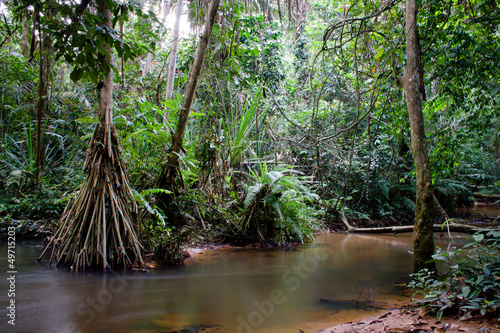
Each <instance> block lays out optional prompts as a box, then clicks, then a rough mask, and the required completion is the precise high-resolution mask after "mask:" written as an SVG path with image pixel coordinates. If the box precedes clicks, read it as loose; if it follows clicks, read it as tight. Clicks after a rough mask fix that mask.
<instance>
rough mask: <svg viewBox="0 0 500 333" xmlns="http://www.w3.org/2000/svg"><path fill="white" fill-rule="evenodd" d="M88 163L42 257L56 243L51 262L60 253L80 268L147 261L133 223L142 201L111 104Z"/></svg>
mask: <svg viewBox="0 0 500 333" xmlns="http://www.w3.org/2000/svg"><path fill="white" fill-rule="evenodd" d="M83 168H84V171H85V172H86V173H87V175H88V176H87V179H86V180H85V183H84V184H83V186H82V188H81V189H80V191H78V193H77V194H76V195H75V197H74V198H73V199H72V200H71V201H70V202H69V203H68V205H67V206H66V208H65V209H64V212H63V215H62V217H61V219H60V224H59V228H58V229H57V231H56V232H55V234H54V237H53V238H52V239H51V241H50V243H49V244H48V245H47V247H46V248H45V250H44V251H43V252H42V254H41V255H40V257H39V258H38V260H41V259H42V258H43V256H44V254H45V252H46V251H47V250H48V249H49V248H51V249H52V250H51V254H50V261H49V264H50V263H52V260H53V259H55V260H56V261H57V264H64V265H67V266H70V267H71V268H72V269H74V270H85V269H86V268H97V269H103V270H108V269H111V268H112V267H124V268H131V267H136V266H139V267H144V260H143V254H142V246H141V244H140V242H139V239H138V237H137V234H136V231H135V230H134V225H133V223H134V221H135V219H136V218H137V216H138V214H137V205H136V203H135V200H134V197H133V195H132V191H131V189H130V185H129V183H128V180H127V177H126V176H125V170H124V169H123V166H122V163H121V161H120V152H119V143H118V134H117V133H116V130H115V128H114V126H113V125H112V123H111V109H108V111H107V112H106V117H105V121H104V125H101V124H100V123H98V124H97V126H96V129H95V131H94V135H93V137H92V140H91V142H90V147H89V150H88V152H87V158H86V160H85V164H84V167H83Z"/></svg>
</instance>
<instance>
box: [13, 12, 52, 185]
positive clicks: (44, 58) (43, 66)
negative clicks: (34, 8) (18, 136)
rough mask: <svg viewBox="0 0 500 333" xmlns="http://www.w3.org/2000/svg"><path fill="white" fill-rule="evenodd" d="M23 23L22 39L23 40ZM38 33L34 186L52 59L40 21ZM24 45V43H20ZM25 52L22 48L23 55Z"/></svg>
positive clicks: (38, 162) (40, 157) (41, 149)
mask: <svg viewBox="0 0 500 333" xmlns="http://www.w3.org/2000/svg"><path fill="white" fill-rule="evenodd" d="M45 15H47V16H50V15H51V10H50V7H47V8H45ZM24 26H25V25H24V23H23V39H24ZM38 32H39V35H40V36H42V37H41V43H40V46H39V52H40V57H39V63H40V69H39V76H38V101H37V107H36V121H37V125H36V126H37V129H36V166H35V184H38V182H39V179H40V172H41V169H42V167H43V153H44V149H43V148H44V146H43V127H44V119H45V118H46V117H47V116H48V115H47V109H48V102H49V95H48V93H49V76H50V68H51V58H52V41H51V39H50V35H49V34H48V33H47V32H44V31H43V30H42V26H41V24H40V21H38ZM21 44H22V45H24V43H21ZM24 52H25V50H24V48H23V53H24Z"/></svg>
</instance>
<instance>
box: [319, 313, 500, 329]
mask: <svg viewBox="0 0 500 333" xmlns="http://www.w3.org/2000/svg"><path fill="white" fill-rule="evenodd" d="M357 332H387V333H396V332H397V333H414V332H415V333H416V332H418V333H431V332H432V333H464V332H465V333H467V332H489V333H498V332H500V325H499V323H491V322H488V321H487V320H486V319H485V318H482V317H477V318H474V319H470V320H459V318H453V317H446V318H441V320H440V321H438V320H436V317H435V316H433V315H431V314H425V313H423V311H421V310H419V309H415V308H410V307H405V308H399V309H393V310H390V311H387V312H384V313H383V314H381V315H378V316H373V317H370V318H366V319H364V320H361V321H357V322H347V323H343V324H340V325H337V326H333V327H330V328H327V329H324V330H321V331H319V332H318V333H357Z"/></svg>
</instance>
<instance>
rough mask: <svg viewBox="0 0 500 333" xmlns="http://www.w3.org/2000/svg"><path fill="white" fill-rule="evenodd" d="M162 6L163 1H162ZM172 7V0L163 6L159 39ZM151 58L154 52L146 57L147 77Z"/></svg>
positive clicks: (144, 72)
mask: <svg viewBox="0 0 500 333" xmlns="http://www.w3.org/2000/svg"><path fill="white" fill-rule="evenodd" d="M160 6H161V2H160ZM171 7H172V0H166V1H165V5H164V6H163V15H162V18H161V23H160V29H159V30H158V35H157V36H158V40H160V37H161V35H162V34H163V30H164V28H165V22H166V21H167V16H168V14H169V13H170V8H171ZM160 12H161V7H160ZM151 60H153V54H152V53H148V55H147V57H146V64H145V65H144V71H143V73H142V76H143V77H146V76H147V75H148V73H149V70H150V67H151Z"/></svg>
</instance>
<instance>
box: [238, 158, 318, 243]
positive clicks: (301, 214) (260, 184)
mask: <svg viewBox="0 0 500 333" xmlns="http://www.w3.org/2000/svg"><path fill="white" fill-rule="evenodd" d="M296 173H297V172H296V171H294V170H291V169H290V168H289V167H284V166H282V167H280V168H278V170H268V169H267V165H266V164H263V165H261V171H260V173H256V172H252V177H253V178H254V182H253V184H252V185H250V186H247V187H246V196H245V200H244V203H243V205H244V211H243V214H242V215H241V217H240V219H239V220H238V221H237V224H236V225H237V228H238V229H239V231H240V234H242V235H249V236H252V235H257V236H258V237H259V238H260V239H261V240H263V241H275V242H277V243H278V244H280V245H281V246H283V245H285V244H287V243H288V242H290V241H299V242H302V241H304V240H307V239H308V238H312V236H313V232H314V230H315V229H316V228H317V225H318V224H319V222H318V216H319V212H318V210H316V209H315V208H314V207H313V205H312V204H313V203H314V202H315V201H317V200H318V199H319V197H318V196H317V195H316V194H314V193H312V192H311V190H310V188H309V187H308V185H307V178H306V177H301V176H298V175H297V174H296Z"/></svg>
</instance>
